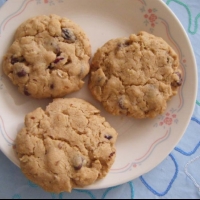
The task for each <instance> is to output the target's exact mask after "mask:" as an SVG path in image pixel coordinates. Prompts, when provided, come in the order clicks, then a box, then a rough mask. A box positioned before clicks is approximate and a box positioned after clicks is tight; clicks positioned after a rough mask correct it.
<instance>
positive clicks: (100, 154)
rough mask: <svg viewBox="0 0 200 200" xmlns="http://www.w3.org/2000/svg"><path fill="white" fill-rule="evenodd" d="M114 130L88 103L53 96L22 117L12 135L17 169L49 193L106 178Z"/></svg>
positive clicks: (112, 151) (115, 136) (114, 139)
mask: <svg viewBox="0 0 200 200" xmlns="http://www.w3.org/2000/svg"><path fill="white" fill-rule="evenodd" d="M116 139H117V132H116V131H115V130H114V129H113V128H112V127H111V126H110V125H109V123H108V122H106V121H105V118H104V117H101V116H100V111H99V110H98V109H96V108H95V107H94V106H92V105H91V104H89V103H88V102H86V101H84V100H81V99H76V98H71V99H55V100H54V101H53V103H51V104H49V105H48V106H47V108H46V110H45V111H44V110H42V109H41V108H38V109H36V110H34V111H33V112H31V113H29V114H27V115H26V117H25V126H24V128H23V129H22V130H21V131H20V132H19V133H18V135H17V138H16V152H17V156H18V158H19V160H20V167H21V170H22V172H23V173H24V174H25V175H26V177H27V178H28V179H30V180H31V181H33V182H34V183H36V184H38V185H39V186H41V187H42V188H43V189H44V190H46V191H49V192H56V193H59V192H63V191H67V192H71V190H72V189H73V188H74V187H85V186H88V185H90V184H92V183H94V182H95V181H96V180H98V179H101V178H103V177H105V176H106V174H107V173H108V172H109V169H110V168H111V166H112V164H113V162H114V160H115V156H116V149H115V142H116Z"/></svg>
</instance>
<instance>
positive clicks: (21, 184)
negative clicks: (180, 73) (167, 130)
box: [0, 0, 200, 199]
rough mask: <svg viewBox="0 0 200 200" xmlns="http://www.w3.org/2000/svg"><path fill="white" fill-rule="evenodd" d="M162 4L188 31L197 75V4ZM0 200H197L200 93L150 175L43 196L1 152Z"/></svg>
mask: <svg viewBox="0 0 200 200" xmlns="http://www.w3.org/2000/svg"><path fill="white" fill-rule="evenodd" d="M164 1H165V3H166V4H167V5H168V6H169V7H170V9H171V10H172V11H173V12H174V13H175V15H176V16H177V17H178V18H179V20H180V22H181V23H182V25H183V27H184V28H185V30H186V31H187V34H188V36H189V39H190V41H191V44H192V47H193V50H194V53H195V56H196V61H197V66H198V70H199V72H198V75H200V27H199V26H200V0H190V1H188V0H164ZM5 2H6V0H0V7H1V6H2V5H3V4H4V3H5ZM199 77H200V76H199ZM198 85H200V83H199V84H198ZM0 198H13V199H27V198H31V199H32V198H37V199H43V198H46V199H68V198H70V199H71V198H73V199H77V198H82V199H85V198H89V199H90V198H91V199H96V198H98V199H104V198H106V199H107V198H108V199H110V198H113V199H114V198H116V199H118V198H120V199H121V198H127V199H133V198H136V199H137V198H145V199H147V198H151V199H153V198H156V199H161V198H167V199H168V198H182V199H186V198H187V199H188V198H193V199H194V198H197V199H200V89H199V90H198V96H197V100H196V106H195V110H194V113H193V116H192V118H191V121H190V124H189V126H188V128H187V130H186V132H185V134H184V136H183V138H182V139H181V141H180V142H179V144H178V145H177V146H176V148H175V149H174V150H173V151H172V152H171V153H170V155H169V156H168V157H167V158H166V159H165V160H164V161H163V162H162V163H161V164H160V165H159V166H157V167H156V168H154V169H153V170H152V171H150V172H149V173H147V174H145V175H143V176H141V177H139V178H137V179H135V180H133V181H132V182H129V183H126V184H123V185H120V186H117V187H113V188H108V189H103V190H93V191H86V190H84V191H81V190H73V192H72V193H71V194H68V193H61V194H53V193H47V192H44V191H43V190H42V189H41V188H40V187H38V186H37V185H35V184H33V183H32V182H30V181H29V180H27V179H26V178H25V177H24V175H23V174H22V173H21V171H20V169H19V168H17V167H16V166H15V165H14V164H12V163H11V161H10V160H9V159H8V158H6V157H5V156H4V154H3V153H2V152H1V151H0Z"/></svg>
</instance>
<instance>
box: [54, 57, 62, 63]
mask: <svg viewBox="0 0 200 200" xmlns="http://www.w3.org/2000/svg"><path fill="white" fill-rule="evenodd" d="M61 60H64V58H62V57H58V58H56V59H55V60H54V62H53V63H55V64H57V63H59V62H60V61H61Z"/></svg>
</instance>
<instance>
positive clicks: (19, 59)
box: [11, 56, 25, 65]
mask: <svg viewBox="0 0 200 200" xmlns="http://www.w3.org/2000/svg"><path fill="white" fill-rule="evenodd" d="M23 61H25V59H24V57H23V56H21V57H11V64H12V65H14V64H15V63H18V62H23Z"/></svg>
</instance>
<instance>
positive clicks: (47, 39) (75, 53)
mask: <svg viewBox="0 0 200 200" xmlns="http://www.w3.org/2000/svg"><path fill="white" fill-rule="evenodd" d="M90 56H91V47H90V43H89V40H88V38H87V36H86V34H85V33H84V31H83V30H82V29H81V28H80V27H79V26H78V25H76V24H75V23H74V22H72V21H70V20H69V19H66V18H62V17H59V16H57V15H50V16H45V15H42V16H37V17H34V18H31V19H29V20H27V21H26V22H24V23H23V24H22V25H20V26H19V28H18V29H17V31H16V34H15V41H14V43H13V44H12V45H11V47H10V48H9V50H8V52H7V54H6V55H5V57H4V61H3V70H4V72H5V74H6V75H7V76H8V77H9V78H10V80H11V81H12V82H13V84H15V85H17V87H18V88H19V91H20V92H21V93H23V94H25V95H27V96H31V97H34V98H39V99H40V98H50V97H52V98H56V97H63V96H65V95H66V94H69V93H71V92H74V91H78V90H79V89H81V88H82V86H83V84H84V82H83V79H84V77H85V76H86V75H87V74H88V72H89V59H90Z"/></svg>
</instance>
